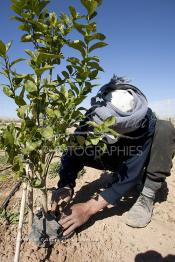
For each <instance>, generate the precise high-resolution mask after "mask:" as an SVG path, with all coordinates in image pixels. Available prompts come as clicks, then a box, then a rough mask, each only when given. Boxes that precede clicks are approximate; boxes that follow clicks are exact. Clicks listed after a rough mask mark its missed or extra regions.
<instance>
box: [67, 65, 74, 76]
mask: <svg viewBox="0 0 175 262" xmlns="http://www.w3.org/2000/svg"><path fill="white" fill-rule="evenodd" d="M66 68H67V70H68V71H69V74H70V75H71V74H72V73H73V67H72V66H71V65H67V66H66Z"/></svg>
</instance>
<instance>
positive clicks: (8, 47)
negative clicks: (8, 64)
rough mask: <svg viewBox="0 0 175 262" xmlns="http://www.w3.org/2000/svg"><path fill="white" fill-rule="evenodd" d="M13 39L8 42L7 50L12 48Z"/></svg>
mask: <svg viewBox="0 0 175 262" xmlns="http://www.w3.org/2000/svg"><path fill="white" fill-rule="evenodd" d="M12 43H13V41H10V42H8V43H7V44H6V52H8V50H9V49H10V47H11V46H12Z"/></svg>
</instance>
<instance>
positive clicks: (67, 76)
mask: <svg viewBox="0 0 175 262" xmlns="http://www.w3.org/2000/svg"><path fill="white" fill-rule="evenodd" d="M62 75H63V76H64V77H65V78H66V79H67V78H69V74H68V72H66V71H62Z"/></svg>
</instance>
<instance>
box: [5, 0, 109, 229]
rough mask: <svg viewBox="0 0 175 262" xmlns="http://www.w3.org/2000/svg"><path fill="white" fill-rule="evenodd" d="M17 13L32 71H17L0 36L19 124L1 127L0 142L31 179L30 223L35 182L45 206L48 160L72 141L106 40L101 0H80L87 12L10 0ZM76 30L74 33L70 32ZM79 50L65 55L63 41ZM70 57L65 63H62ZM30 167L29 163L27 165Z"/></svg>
mask: <svg viewBox="0 0 175 262" xmlns="http://www.w3.org/2000/svg"><path fill="white" fill-rule="evenodd" d="M11 2H12V6H11V8H12V10H13V11H14V12H15V13H16V15H15V16H14V17H13V19H15V20H17V21H19V22H20V25H19V29H20V30H21V31H22V32H23V35H22V37H21V41H22V42H23V43H25V42H30V43H31V44H32V46H33V47H32V48H31V49H30V50H25V53H27V55H28V59H27V61H26V62H27V64H28V66H29V67H30V68H31V69H32V72H31V70H30V72H31V73H28V74H22V73H21V72H17V70H16V64H17V63H19V62H21V61H24V60H25V59H23V58H18V59H16V60H14V61H11V60H10V58H9V56H8V51H9V49H10V48H11V46H12V42H9V43H7V44H5V43H4V42H3V41H2V40H1V41H0V58H1V74H2V75H3V77H4V78H5V79H7V81H8V83H7V81H5V82H4V83H6V84H3V85H1V86H2V87H3V91H4V93H5V95H7V96H8V97H9V98H11V99H12V100H13V101H14V102H15V103H16V106H17V115H18V117H19V119H20V122H21V124H20V126H16V125H15V124H13V123H11V124H10V125H8V127H7V128H6V129H5V130H3V132H2V133H1V136H0V137H1V138H0V144H1V147H3V148H4V149H5V151H6V152H7V154H8V162H9V163H11V164H12V166H13V167H12V168H13V171H14V172H16V173H17V174H18V176H19V177H20V178H21V179H23V181H25V183H27V184H28V187H29V193H30V194H29V195H30V201H29V208H30V212H29V214H30V225H31V223H32V215H33V212H32V208H33V202H32V197H33V193H32V188H33V187H36V188H40V189H41V192H42V193H43V208H44V210H45V212H47V194H46V177H47V173H48V169H49V165H50V163H51V161H52V159H53V157H54V154H55V152H56V151H57V150H58V149H62V148H64V147H65V146H66V145H67V144H68V143H69V133H68V129H69V128H70V127H73V126H74V125H75V124H76V123H77V122H79V121H80V120H81V119H82V118H83V114H82V108H80V106H79V105H80V104H81V103H82V101H83V100H84V99H85V98H86V97H87V95H88V94H89V93H90V92H91V90H92V88H93V87H94V86H95V85H94V82H93V81H94V80H95V79H97V76H98V73H99V71H103V69H102V68H101V67H100V65H99V58H98V57H97V56H95V55H94V51H95V50H96V49H97V48H102V47H104V46H106V43H105V42H104V40H105V36H104V35H103V34H101V33H98V32H97V29H96V23H95V22H94V21H93V19H94V18H95V16H96V15H97V12H96V9H97V7H98V6H99V5H100V4H101V1H99V0H81V3H82V5H83V6H84V7H85V11H86V14H84V15H80V14H79V13H78V12H77V11H76V9H75V7H73V6H70V7H69V10H70V14H69V15H67V14H65V13H61V14H60V15H59V16H57V14H56V13H54V12H50V13H49V11H48V10H47V9H46V7H47V5H48V4H49V1H47V0H30V1H28V0H12V1H11ZM72 30H76V31H77V32H78V33H79V34H80V39H78V40H72V39H71V37H70V32H71V31H72ZM71 35H73V34H71ZM64 46H68V47H69V48H71V49H72V51H73V52H72V53H73V54H75V55H73V56H72V57H66V54H64V53H63V47H64ZM62 61H64V64H65V62H66V66H65V69H64V70H63V71H60V70H59V65H61V64H62ZM26 167H27V168H26Z"/></svg>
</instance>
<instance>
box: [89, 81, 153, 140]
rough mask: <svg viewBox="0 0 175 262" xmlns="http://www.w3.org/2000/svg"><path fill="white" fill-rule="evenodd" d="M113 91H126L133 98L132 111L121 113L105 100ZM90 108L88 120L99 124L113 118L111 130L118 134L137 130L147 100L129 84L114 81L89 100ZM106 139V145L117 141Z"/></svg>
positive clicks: (146, 106) (145, 109)
mask: <svg viewBox="0 0 175 262" xmlns="http://www.w3.org/2000/svg"><path fill="white" fill-rule="evenodd" d="M115 90H127V91H128V92H129V93H130V94H131V95H132V96H133V98H134V104H135V107H134V109H133V110H132V111H130V112H122V111H120V110H119V109H118V108H116V107H115V106H114V105H112V104H111V102H110V101H107V100H106V99H105V96H106V95H107V94H108V93H109V92H111V91H115ZM91 106H92V107H91V115H90V118H91V119H92V121H94V122H96V123H97V124H101V123H102V122H103V121H104V120H105V119H106V118H108V117H110V116H115V117H116V124H115V126H112V128H113V129H114V130H115V131H117V132H118V133H120V134H126V133H130V132H133V131H135V130H137V129H138V128H139V127H140V125H141V121H142V120H143V119H144V117H145V115H146V113H147V110H148V102H147V99H146V97H145V96H144V94H143V93H142V92H141V91H140V90H139V89H138V88H136V87H135V86H133V85H130V84H124V83H116V81H115V80H111V82H109V83H108V84H106V85H104V86H103V87H102V88H101V89H100V91H99V92H98V94H97V95H96V96H95V97H93V98H92V99H91ZM106 139H107V142H108V143H115V142H116V141H117V139H113V138H111V137H110V136H106Z"/></svg>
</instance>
